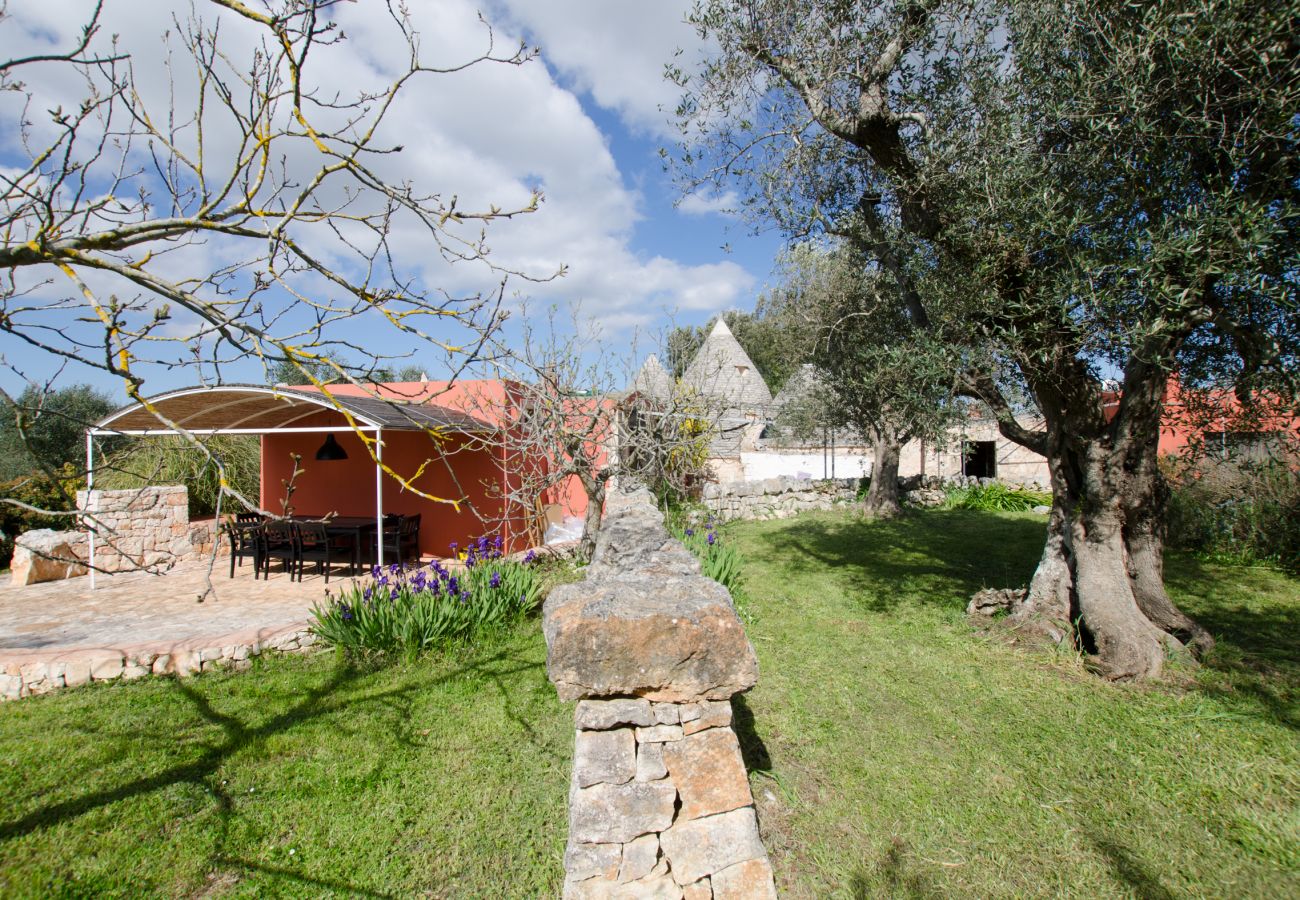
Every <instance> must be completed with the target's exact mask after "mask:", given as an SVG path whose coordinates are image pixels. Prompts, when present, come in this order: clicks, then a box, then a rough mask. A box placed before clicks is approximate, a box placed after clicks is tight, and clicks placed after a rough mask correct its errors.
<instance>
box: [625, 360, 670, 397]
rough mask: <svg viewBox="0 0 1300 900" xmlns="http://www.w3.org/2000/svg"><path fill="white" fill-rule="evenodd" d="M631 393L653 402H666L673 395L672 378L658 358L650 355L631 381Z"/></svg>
mask: <svg viewBox="0 0 1300 900" xmlns="http://www.w3.org/2000/svg"><path fill="white" fill-rule="evenodd" d="M631 391H632V393H636V394H644V395H645V396H647V397H649V398H651V399H653V400H667V399H668V398H670V397H671V396H672V395H673V376H671V375H669V374H668V370H667V369H665V368H664V367H663V365H662V364H661V363H660V362H659V357H657V356H655V355H654V354H653V353H651V354H650V355H649V356H647V357H646V361H645V362H644V363H642V365H641V370H640V371H639V372H637V373H636V377H635V378H634V379H632V387H631Z"/></svg>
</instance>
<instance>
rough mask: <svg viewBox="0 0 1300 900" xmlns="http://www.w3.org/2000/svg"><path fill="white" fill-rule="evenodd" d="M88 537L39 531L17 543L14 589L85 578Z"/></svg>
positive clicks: (12, 565) (12, 572) (12, 571)
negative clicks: (46, 582)
mask: <svg viewBox="0 0 1300 900" xmlns="http://www.w3.org/2000/svg"><path fill="white" fill-rule="evenodd" d="M85 545H86V538H85V535H81V534H78V533H77V532H75V531H52V530H50V529H49V528H37V529H35V530H33V531H28V532H26V533H25V534H20V535H19V536H18V539H17V540H16V541H14V555H13V561H12V562H10V564H9V569H10V580H11V583H12V584H14V585H15V586H21V585H26V584H40V583H41V582H44V581H62V580H63V579H65V578H76V577H77V576H79V575H85V574H86V571H87V569H86V566H85V562H84V560H85V557H86V553H85Z"/></svg>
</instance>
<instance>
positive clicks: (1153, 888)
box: [1087, 833, 1174, 900]
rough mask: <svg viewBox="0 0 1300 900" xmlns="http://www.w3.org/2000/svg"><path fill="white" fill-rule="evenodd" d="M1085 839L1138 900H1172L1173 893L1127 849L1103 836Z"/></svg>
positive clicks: (1090, 835)
mask: <svg viewBox="0 0 1300 900" xmlns="http://www.w3.org/2000/svg"><path fill="white" fill-rule="evenodd" d="M1087 838H1088V842H1089V843H1090V844H1092V846H1093V849H1095V850H1096V851H1097V852H1098V853H1099V854H1101V856H1102V858H1103V859H1105V860H1106V863H1107V865H1109V866H1110V870H1111V873H1112V874H1113V875H1114V876H1115V879H1116V880H1117V881H1119V883H1120V884H1123V885H1125V886H1127V887H1128V888H1129V889H1131V890H1132V892H1133V896H1134V897H1137V898H1138V900H1173V898H1174V895H1173V893H1172V892H1171V891H1170V890H1169V889H1168V888H1166V887H1165V886H1164V885H1163V884H1161V883H1160V878H1159V877H1158V876H1156V875H1155V874H1154V873H1152V872H1151V871H1150V870H1149V869H1148V868H1147V867H1146V865H1145V864H1143V862H1142V861H1141V860H1140V859H1138V858H1137V857H1136V856H1134V855H1133V854H1132V853H1130V852H1129V851H1128V849H1127V848H1125V847H1123V846H1122V845H1120V844H1119V843H1118V842H1117V841H1114V840H1112V839H1111V838H1109V837H1106V836H1104V835H1097V834H1091V833H1089V834H1088V835H1087Z"/></svg>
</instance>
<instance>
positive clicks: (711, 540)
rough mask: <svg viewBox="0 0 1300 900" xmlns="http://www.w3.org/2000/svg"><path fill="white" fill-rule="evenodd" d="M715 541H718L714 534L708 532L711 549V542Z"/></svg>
mask: <svg viewBox="0 0 1300 900" xmlns="http://www.w3.org/2000/svg"><path fill="white" fill-rule="evenodd" d="M717 539H718V536H717V535H716V534H714V533H713V532H712V531H710V532H709V546H710V547H712V546H713V542H714V541H716V540H717Z"/></svg>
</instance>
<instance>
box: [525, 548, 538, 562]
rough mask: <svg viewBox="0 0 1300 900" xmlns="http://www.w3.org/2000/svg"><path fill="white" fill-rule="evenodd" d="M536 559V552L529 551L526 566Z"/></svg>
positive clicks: (526, 554)
mask: <svg viewBox="0 0 1300 900" xmlns="http://www.w3.org/2000/svg"><path fill="white" fill-rule="evenodd" d="M535 559H537V554H536V553H535V552H534V551H532V550H529V551H528V552H527V553H525V554H524V565H528V564H529V563H530V562H532V561H533V560H535Z"/></svg>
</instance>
